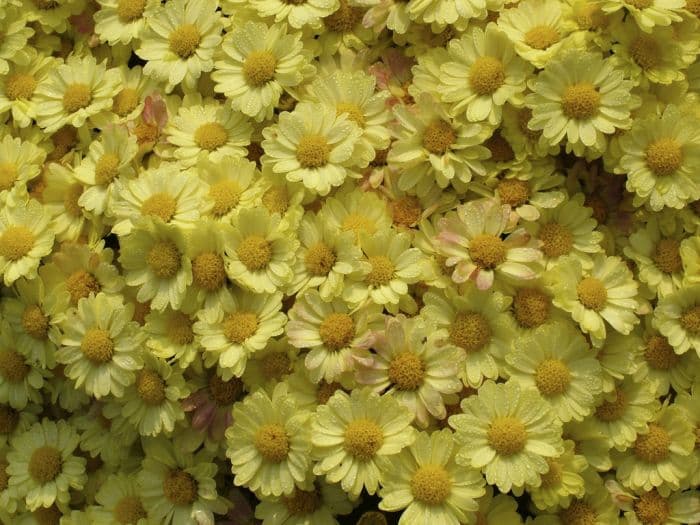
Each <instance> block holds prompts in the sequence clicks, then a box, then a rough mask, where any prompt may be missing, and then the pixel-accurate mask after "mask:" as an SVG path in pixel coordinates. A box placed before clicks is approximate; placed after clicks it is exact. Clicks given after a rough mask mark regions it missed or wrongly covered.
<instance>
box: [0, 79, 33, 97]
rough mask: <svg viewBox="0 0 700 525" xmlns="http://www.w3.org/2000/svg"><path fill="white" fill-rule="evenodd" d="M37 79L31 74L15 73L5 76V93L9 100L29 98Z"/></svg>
mask: <svg viewBox="0 0 700 525" xmlns="http://www.w3.org/2000/svg"><path fill="white" fill-rule="evenodd" d="M36 86H37V81H36V79H35V78H34V77H33V76H31V75H26V74H23V73H16V74H14V75H10V76H9V77H7V80H6V81H5V94H6V95H7V98H9V99H10V100H20V99H22V100H29V99H30V98H32V95H33V94H34V90H35V89H36Z"/></svg>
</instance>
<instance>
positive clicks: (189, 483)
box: [163, 469, 198, 505]
mask: <svg viewBox="0 0 700 525" xmlns="http://www.w3.org/2000/svg"><path fill="white" fill-rule="evenodd" d="M197 490H198V487H197V481H196V480H195V479H194V478H193V477H192V475H191V474H189V473H188V472H185V471H184V470H181V469H173V470H171V471H170V472H168V473H167V474H166V475H165V479H164V480H163V495H164V496H165V497H166V499H167V500H168V501H169V502H170V503H173V504H175V505H189V504H190V503H192V502H193V501H194V500H196V499H197Z"/></svg>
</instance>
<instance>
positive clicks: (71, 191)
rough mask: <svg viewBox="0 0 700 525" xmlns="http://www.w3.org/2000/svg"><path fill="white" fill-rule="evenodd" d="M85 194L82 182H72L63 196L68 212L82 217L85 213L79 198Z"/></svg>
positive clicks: (64, 205)
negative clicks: (79, 203)
mask: <svg viewBox="0 0 700 525" xmlns="http://www.w3.org/2000/svg"><path fill="white" fill-rule="evenodd" d="M82 194H83V186H82V184H78V183H76V184H71V185H70V186H69V187H68V188H67V189H66V194H65V196H64V198H63V207H64V208H65V209H66V212H67V213H68V214H69V215H72V216H73V217H80V216H82V214H83V210H82V208H81V207H80V206H79V205H78V199H80V196H81V195H82Z"/></svg>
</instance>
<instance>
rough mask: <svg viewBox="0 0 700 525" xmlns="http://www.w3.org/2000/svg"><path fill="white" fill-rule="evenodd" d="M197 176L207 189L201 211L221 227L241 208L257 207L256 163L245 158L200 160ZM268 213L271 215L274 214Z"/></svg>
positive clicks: (257, 179) (257, 177)
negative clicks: (204, 210)
mask: <svg viewBox="0 0 700 525" xmlns="http://www.w3.org/2000/svg"><path fill="white" fill-rule="evenodd" d="M197 174H198V175H199V178H200V179H202V180H203V181H204V182H205V183H206V184H207V186H208V188H209V191H208V193H207V194H206V196H205V197H204V201H205V203H206V204H205V206H204V207H205V208H207V209H209V212H208V215H209V216H210V217H211V218H213V219H215V220H217V221H219V222H221V223H229V224H230V223H231V220H232V219H233V217H234V216H235V215H236V214H237V213H238V211H239V210H240V209H241V208H254V207H256V206H255V205H254V202H255V200H256V199H257V198H259V197H260V193H262V189H261V188H260V187H259V186H260V173H259V172H258V171H257V169H256V167H255V163H254V162H250V161H249V160H246V159H244V158H240V157H223V158H221V159H220V160H219V162H211V161H210V160H208V159H207V158H200V159H198V161H197ZM254 183H257V184H254ZM268 211H269V212H270V213H274V211H273V210H270V209H268ZM281 215H283V214H281Z"/></svg>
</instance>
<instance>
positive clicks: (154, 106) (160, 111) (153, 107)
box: [141, 93, 168, 131]
mask: <svg viewBox="0 0 700 525" xmlns="http://www.w3.org/2000/svg"><path fill="white" fill-rule="evenodd" d="M141 116H142V118H143V121H144V122H145V123H146V124H149V125H151V126H157V127H158V130H159V131H162V130H163V128H165V125H166V124H167V123H168V108H167V106H166V105H165V101H164V100H163V99H162V97H161V96H160V94H159V93H153V94H152V95H148V96H147V97H146V99H145V100H144V102H143V112H142V113H141Z"/></svg>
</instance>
